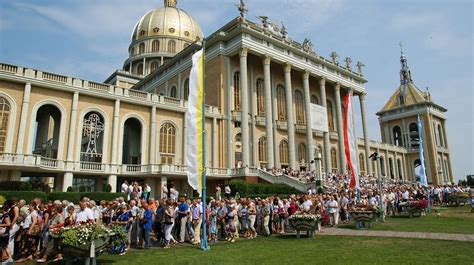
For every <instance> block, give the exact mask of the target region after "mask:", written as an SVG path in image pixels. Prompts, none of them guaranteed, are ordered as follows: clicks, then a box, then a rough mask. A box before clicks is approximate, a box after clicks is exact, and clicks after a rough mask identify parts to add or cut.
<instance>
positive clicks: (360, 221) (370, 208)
mask: <svg viewBox="0 0 474 265" xmlns="http://www.w3.org/2000/svg"><path fill="white" fill-rule="evenodd" d="M349 214H350V215H351V217H352V219H354V220H355V221H356V224H357V225H356V227H357V228H361V227H365V223H368V227H369V228H370V227H372V222H374V221H375V220H376V218H377V214H378V206H377V205H370V204H362V203H358V204H356V205H355V206H354V207H352V209H351V210H350V211H349Z"/></svg>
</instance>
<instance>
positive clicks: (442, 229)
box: [339, 206, 474, 234]
mask: <svg viewBox="0 0 474 265" xmlns="http://www.w3.org/2000/svg"><path fill="white" fill-rule="evenodd" d="M434 210H438V211H439V213H440V215H439V217H438V216H437V214H436V213H435V212H434ZM339 227H340V228H349V229H355V224H354V223H349V224H345V225H340V226H339ZM372 230H382V231H401V232H433V233H455V234H474V213H471V207H470V206H464V207H437V208H434V209H433V211H432V213H430V214H427V215H425V216H422V217H414V218H408V217H405V216H394V217H386V218H385V222H378V223H374V225H373V228H372Z"/></svg>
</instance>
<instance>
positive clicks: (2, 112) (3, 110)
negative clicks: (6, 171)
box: [0, 97, 11, 153]
mask: <svg viewBox="0 0 474 265" xmlns="http://www.w3.org/2000/svg"><path fill="white" fill-rule="evenodd" d="M10 109H11V108H10V104H8V101H7V100H6V99H5V98H3V97H0V153H3V152H5V145H6V143H7V132H8V120H9V118H10Z"/></svg>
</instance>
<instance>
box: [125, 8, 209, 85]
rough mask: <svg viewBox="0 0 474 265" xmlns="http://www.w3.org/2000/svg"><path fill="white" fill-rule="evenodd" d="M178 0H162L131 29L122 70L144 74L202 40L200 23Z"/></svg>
mask: <svg viewBox="0 0 474 265" xmlns="http://www.w3.org/2000/svg"><path fill="white" fill-rule="evenodd" d="M177 2H178V1H177V0H164V2H163V3H164V6H163V7H159V8H156V9H153V10H151V11H149V12H147V13H146V14H145V15H144V16H143V17H142V18H140V20H138V22H137V24H136V26H135V28H134V29H133V33H132V41H131V44H130V46H129V58H128V59H127V60H126V61H125V63H124V66H123V68H124V70H125V71H128V72H130V73H132V74H135V75H139V76H146V75H148V74H150V73H151V72H153V71H154V70H156V69H157V68H158V67H159V66H160V65H162V64H163V63H165V62H166V61H168V60H169V59H171V58H172V57H174V56H175V55H176V54H177V53H179V52H181V51H182V50H183V49H185V48H186V47H187V46H188V45H190V44H192V43H193V42H195V41H199V40H202V38H203V34H202V31H201V27H200V26H199V24H198V23H197V22H196V21H195V20H194V19H193V18H192V17H191V16H190V15H189V14H188V13H187V12H186V11H184V10H182V9H179V8H177V7H176V5H177Z"/></svg>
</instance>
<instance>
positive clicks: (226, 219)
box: [0, 174, 469, 263]
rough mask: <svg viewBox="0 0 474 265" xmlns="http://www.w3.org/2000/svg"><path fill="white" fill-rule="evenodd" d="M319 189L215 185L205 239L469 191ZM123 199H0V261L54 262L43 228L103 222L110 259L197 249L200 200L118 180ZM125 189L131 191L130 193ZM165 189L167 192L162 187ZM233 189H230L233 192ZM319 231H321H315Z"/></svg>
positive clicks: (333, 219) (328, 180) (366, 180)
mask: <svg viewBox="0 0 474 265" xmlns="http://www.w3.org/2000/svg"><path fill="white" fill-rule="evenodd" d="M324 183H325V184H326V185H327V186H325V187H324V189H319V190H316V189H314V188H312V189H309V190H308V194H299V195H290V196H278V195H275V196H269V197H266V198H245V197H243V198H238V197H231V189H230V187H229V186H228V185H227V186H225V188H224V193H225V196H221V192H222V190H221V187H220V186H218V187H217V188H216V191H215V194H213V197H211V198H210V201H209V202H208V204H207V205H206V206H205V207H204V208H205V211H206V212H205V214H204V216H205V218H206V224H207V226H206V228H207V229H206V233H207V239H208V240H209V242H219V241H229V242H235V241H236V240H239V239H240V238H248V239H253V238H256V237H258V236H270V235H272V234H284V233H287V232H288V230H289V229H290V226H289V221H288V219H289V218H290V217H291V216H292V215H293V214H295V213H313V214H319V215H320V216H321V217H322V225H323V227H324V225H327V226H337V225H338V224H339V222H348V221H349V220H350V215H349V211H350V210H351V209H352V208H354V207H356V206H357V205H360V204H363V205H374V206H375V205H380V204H381V202H382V201H383V202H384V205H385V208H384V209H383V211H384V212H385V213H386V214H387V215H394V214H397V213H398V212H399V211H400V208H399V203H400V202H403V201H408V200H418V201H421V202H425V203H428V199H430V198H431V201H432V203H438V204H443V203H447V201H446V198H447V197H448V196H449V194H450V193H452V192H462V191H464V192H469V188H467V187H460V186H456V185H452V186H451V185H446V186H431V187H429V188H428V189H426V188H423V187H421V186H418V185H416V184H407V183H399V182H396V181H388V182H384V183H383V184H382V189H379V186H378V183H377V181H376V179H375V178H372V177H361V179H360V201H357V194H356V192H354V191H353V190H351V189H349V188H348V183H349V176H348V175H344V174H333V175H327V176H325V179H324ZM123 184H124V185H123V186H122V188H123V189H122V191H126V192H125V193H126V194H127V198H122V197H120V198H117V199H115V200H113V201H100V202H98V204H96V202H95V201H93V200H89V199H88V198H86V197H84V198H82V199H81V201H80V202H79V204H78V205H74V204H73V203H71V202H68V201H48V202H42V201H41V200H40V199H34V200H32V201H31V203H30V204H27V203H26V202H25V200H21V199H20V200H16V199H11V200H8V201H7V202H6V203H5V205H4V206H3V208H2V213H3V214H2V217H1V218H0V238H1V247H2V257H6V258H4V259H3V260H4V261H6V262H11V261H13V260H15V262H17V263H19V262H23V261H27V260H32V259H36V260H37V262H46V261H47V260H49V259H55V260H60V259H62V255H61V250H60V242H59V239H57V238H53V237H51V235H50V233H49V231H51V229H57V228H59V227H68V226H74V225H76V224H79V223H82V222H95V223H102V224H104V225H114V224H115V225H121V226H123V227H124V229H125V230H126V231H127V242H126V244H124V246H123V248H120V249H119V250H118V251H116V253H117V254H121V255H123V254H125V253H126V251H127V250H129V249H131V248H145V249H146V248H150V247H152V246H160V247H163V248H170V247H173V246H176V245H178V244H189V243H190V244H200V243H201V228H202V222H203V202H202V201H201V199H200V198H194V199H190V198H187V197H185V196H180V197H178V195H177V193H176V194H173V196H170V195H171V192H169V190H168V188H166V190H167V191H168V192H167V193H165V194H162V195H163V197H162V198H161V199H155V198H154V197H153V196H151V194H152V193H151V189H149V188H148V187H149V186H148V185H146V184H144V185H143V186H141V185H138V183H131V184H128V183H123ZM130 187H131V188H130ZM171 189H172V187H170V190H171ZM235 192H238V191H235ZM320 232H323V228H320Z"/></svg>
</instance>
